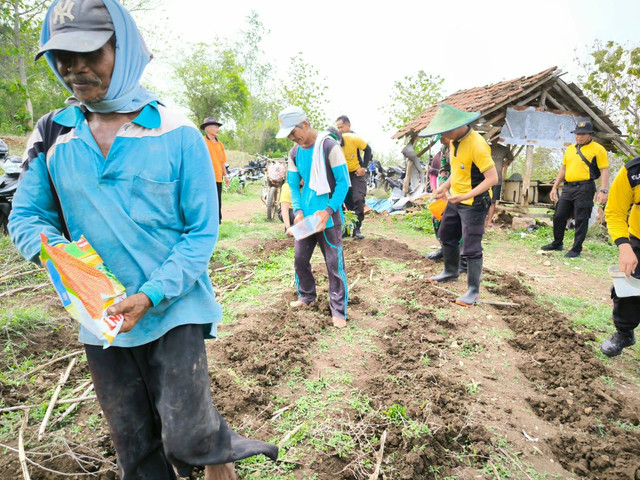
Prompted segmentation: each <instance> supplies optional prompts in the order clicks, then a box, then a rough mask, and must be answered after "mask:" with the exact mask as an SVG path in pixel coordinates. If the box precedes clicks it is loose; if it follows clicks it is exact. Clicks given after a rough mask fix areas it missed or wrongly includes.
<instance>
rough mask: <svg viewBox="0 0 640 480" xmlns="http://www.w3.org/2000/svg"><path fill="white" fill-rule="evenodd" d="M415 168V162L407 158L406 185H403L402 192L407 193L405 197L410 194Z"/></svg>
mask: <svg viewBox="0 0 640 480" xmlns="http://www.w3.org/2000/svg"><path fill="white" fill-rule="evenodd" d="M414 168H415V167H414V166H413V162H412V161H411V160H409V159H408V158H407V163H406V167H405V173H404V183H403V185H402V191H403V192H404V193H405V195H406V194H407V193H409V190H410V189H411V174H412V173H413V169H414Z"/></svg>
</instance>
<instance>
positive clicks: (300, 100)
mask: <svg viewBox="0 0 640 480" xmlns="http://www.w3.org/2000/svg"><path fill="white" fill-rule="evenodd" d="M324 82H325V79H324V78H321V77H320V72H319V71H318V70H316V69H315V68H314V67H313V66H311V65H310V64H308V63H306V62H305V61H304V59H303V58H302V54H301V53H299V54H298V55H296V56H295V57H292V58H291V63H290V65H289V71H288V75H287V81H286V82H285V83H284V85H283V86H282V90H281V95H282V99H283V102H282V103H283V104H284V105H295V106H298V107H300V108H302V109H303V110H304V111H305V113H306V114H307V117H308V118H309V122H310V123H311V126H312V127H313V128H324V126H325V125H327V124H328V123H329V122H328V120H327V118H328V117H327V113H326V108H327V104H328V100H327V97H326V94H327V90H328V89H329V87H327V86H326V84H325V83H324Z"/></svg>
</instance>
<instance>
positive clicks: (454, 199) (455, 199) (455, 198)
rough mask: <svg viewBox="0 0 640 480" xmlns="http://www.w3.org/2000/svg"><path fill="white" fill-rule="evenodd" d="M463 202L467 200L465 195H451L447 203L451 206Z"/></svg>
mask: <svg viewBox="0 0 640 480" xmlns="http://www.w3.org/2000/svg"><path fill="white" fill-rule="evenodd" d="M465 200H469V197H468V196H467V195H451V196H450V197H449V203H453V204H456V203H460V202H464V201H465Z"/></svg>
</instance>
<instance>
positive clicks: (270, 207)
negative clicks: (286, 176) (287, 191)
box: [267, 187, 278, 220]
mask: <svg viewBox="0 0 640 480" xmlns="http://www.w3.org/2000/svg"><path fill="white" fill-rule="evenodd" d="M277 190H278V188H277V187H271V188H270V189H269V193H268V194H267V220H273V219H274V218H275V216H276V215H275V214H276V209H277V208H278V205H277V201H276V200H277V199H276V196H277V195H276V193H277Z"/></svg>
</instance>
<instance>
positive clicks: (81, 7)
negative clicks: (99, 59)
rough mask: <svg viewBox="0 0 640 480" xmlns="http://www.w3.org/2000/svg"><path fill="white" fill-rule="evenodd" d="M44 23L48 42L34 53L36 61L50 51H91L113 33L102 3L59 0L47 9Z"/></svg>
mask: <svg viewBox="0 0 640 480" xmlns="http://www.w3.org/2000/svg"><path fill="white" fill-rule="evenodd" d="M45 22H48V26H49V40H48V41H47V43H45V44H44V45H42V47H41V48H40V51H39V52H38V53H37V54H36V60H37V59H38V58H40V57H41V56H42V55H44V53H45V52H48V51H50V50H65V51H67V52H82V53H84V52H93V51H95V50H98V49H100V48H101V47H102V46H103V45H104V44H105V43H107V42H108V41H109V39H110V38H111V36H112V35H113V34H114V32H115V28H114V26H113V20H112V19H111V15H110V14H109V11H108V10H107V7H106V6H105V4H104V2H102V0H59V1H58V2H57V3H56V4H55V5H53V7H52V8H51V9H49V12H48V16H47V18H46V19H45Z"/></svg>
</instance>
